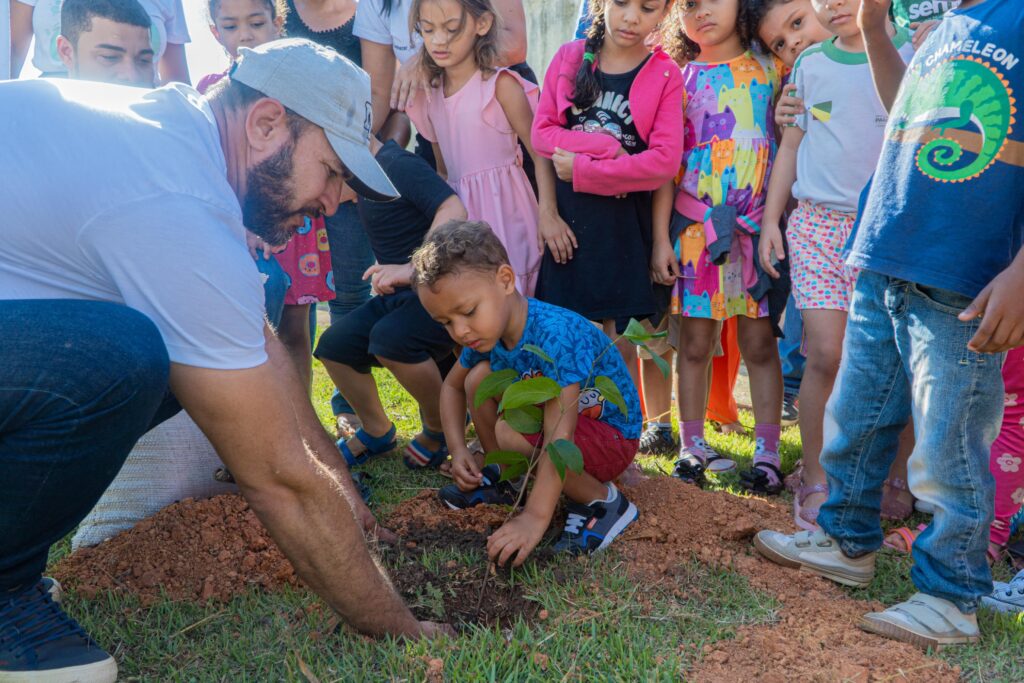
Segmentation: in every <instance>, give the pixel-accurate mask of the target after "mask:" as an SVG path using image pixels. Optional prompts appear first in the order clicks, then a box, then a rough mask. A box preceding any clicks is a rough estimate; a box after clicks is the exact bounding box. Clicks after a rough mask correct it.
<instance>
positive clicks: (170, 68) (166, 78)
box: [11, 0, 191, 83]
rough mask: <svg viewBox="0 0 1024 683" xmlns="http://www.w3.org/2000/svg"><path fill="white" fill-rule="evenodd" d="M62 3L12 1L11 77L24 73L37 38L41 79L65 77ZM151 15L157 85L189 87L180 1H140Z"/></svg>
mask: <svg viewBox="0 0 1024 683" xmlns="http://www.w3.org/2000/svg"><path fill="white" fill-rule="evenodd" d="M61 4H62V0H11V75H12V77H14V78H17V77H18V74H20V73H21V68H22V66H23V65H24V63H25V56H26V55H27V53H28V46H29V43H30V42H31V40H32V38H33V37H35V40H36V42H35V48H34V51H33V53H32V64H33V66H35V67H36V68H37V69H39V71H40V72H41V75H42V76H66V75H67V69H66V68H65V66H64V63H63V62H62V61H61V57H60V52H59V51H58V49H57V37H58V36H59V35H60V10H61ZM139 4H141V5H142V7H143V9H145V10H146V13H147V14H149V17H150V22H151V24H152V28H151V31H150V39H151V41H152V48H153V52H154V56H153V62H154V63H155V64H156V65H157V77H156V82H157V83H169V82H171V81H180V82H182V83H189V82H190V81H189V75H188V64H187V63H186V62H185V43H188V42H191V39H190V38H189V35H188V27H187V26H186V25H185V10H184V9H183V7H182V4H181V0H139Z"/></svg>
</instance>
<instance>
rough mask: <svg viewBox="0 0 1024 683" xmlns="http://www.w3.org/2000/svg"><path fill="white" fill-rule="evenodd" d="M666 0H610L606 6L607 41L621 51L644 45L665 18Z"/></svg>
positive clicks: (667, 3)
mask: <svg viewBox="0 0 1024 683" xmlns="http://www.w3.org/2000/svg"><path fill="white" fill-rule="evenodd" d="M669 4H670V3H669V2H665V0H609V1H608V2H606V3H605V6H604V25H605V28H606V30H605V40H607V41H608V42H610V43H611V44H612V45H614V46H615V47H617V48H619V49H620V50H628V49H630V48H635V47H637V46H638V45H641V46H642V45H643V43H644V40H645V39H646V38H647V36H649V35H650V34H651V32H653V31H654V29H655V28H657V26H658V23H659V22H661V20H662V19H664V18H665V14H666V13H667V11H668V7H669Z"/></svg>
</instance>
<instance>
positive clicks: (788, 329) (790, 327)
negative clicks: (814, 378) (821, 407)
mask: <svg viewBox="0 0 1024 683" xmlns="http://www.w3.org/2000/svg"><path fill="white" fill-rule="evenodd" d="M782 334H783V335H784V336H783V337H782V339H780V340H779V358H781V359H782V384H783V386H784V388H785V391H786V396H792V397H793V398H796V397H797V396H798V395H799V394H800V383H801V381H802V380H803V378H804V366H805V365H807V359H806V358H805V357H804V354H803V353H802V352H801V351H800V347H801V346H803V341H804V319H803V317H802V316H801V315H800V309H799V308H797V307H796V300H795V299H793V295H792V294H791V295H790V296H789V301H787V302H786V320H785V321H784V324H783V326H782Z"/></svg>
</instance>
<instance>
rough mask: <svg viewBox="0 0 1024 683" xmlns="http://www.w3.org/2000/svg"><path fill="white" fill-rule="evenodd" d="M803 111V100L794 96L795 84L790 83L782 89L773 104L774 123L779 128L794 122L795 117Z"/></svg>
mask: <svg viewBox="0 0 1024 683" xmlns="http://www.w3.org/2000/svg"><path fill="white" fill-rule="evenodd" d="M803 113H804V101H803V100H802V99H801V98H799V97H797V96H796V85H795V84H793V83H790V84H789V85H787V86H786V87H785V88H783V89H782V95H781V96H780V97H779V101H778V103H777V104H776V105H775V125H776V126H778V127H779V128H785V127H786V126H792V125H795V124H796V117H797V116H799V115H800V114H803Z"/></svg>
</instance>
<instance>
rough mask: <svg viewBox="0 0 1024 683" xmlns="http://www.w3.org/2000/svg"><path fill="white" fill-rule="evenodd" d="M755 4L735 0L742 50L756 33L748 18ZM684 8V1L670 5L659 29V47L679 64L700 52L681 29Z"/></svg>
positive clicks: (697, 46)
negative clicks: (670, 8)
mask: <svg viewBox="0 0 1024 683" xmlns="http://www.w3.org/2000/svg"><path fill="white" fill-rule="evenodd" d="M755 4H758V0H736V33H737V34H738V35H739V38H740V45H742V46H743V49H744V50H749V49H750V46H751V45H752V43H753V39H754V37H755V36H756V33H755V32H752V31H751V23H750V18H749V14H750V11H751V5H755ZM685 8H686V3H685V2H677V3H675V4H674V5H673V6H672V11H671V12H669V14H668V16H667V17H665V21H664V24H663V27H662V31H661V47H662V48H663V49H664V50H665V52H667V53H668V54H669V56H671V57H672V59H674V60H676V64H678V65H679V66H684V65H685V64H686V63H687V62H692V61H693V60H695V59H697V56H698V55H699V54H700V46H699V45H698V44H697V43H695V42H694V41H692V40H690V38H689V37H687V35H686V31H685V30H683V14H684V13H685V12H686V9H685ZM766 11H767V10H766ZM763 16H764V15H762V17H763Z"/></svg>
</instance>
